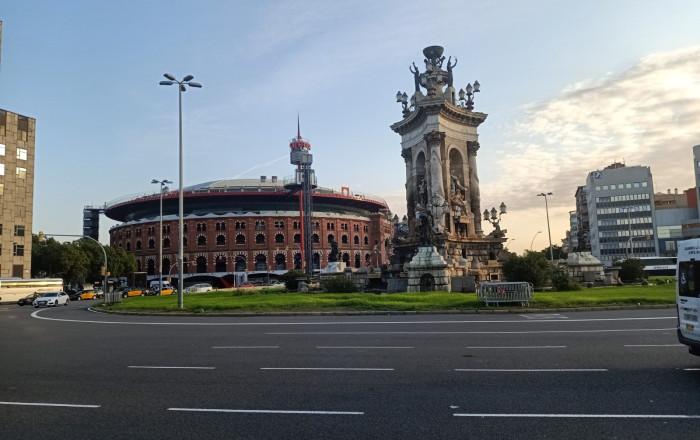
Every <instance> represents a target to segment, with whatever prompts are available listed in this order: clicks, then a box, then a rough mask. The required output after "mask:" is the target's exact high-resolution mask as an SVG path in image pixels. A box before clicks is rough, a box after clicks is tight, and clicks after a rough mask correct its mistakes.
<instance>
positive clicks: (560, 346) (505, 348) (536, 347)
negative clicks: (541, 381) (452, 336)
mask: <svg viewBox="0 0 700 440" xmlns="http://www.w3.org/2000/svg"><path fill="white" fill-rule="evenodd" d="M464 348H470V349H473V348H477V349H478V348H483V349H488V350H510V349H519V348H522V349H540V348H543V349H546V348H566V345H523V346H513V347H464Z"/></svg>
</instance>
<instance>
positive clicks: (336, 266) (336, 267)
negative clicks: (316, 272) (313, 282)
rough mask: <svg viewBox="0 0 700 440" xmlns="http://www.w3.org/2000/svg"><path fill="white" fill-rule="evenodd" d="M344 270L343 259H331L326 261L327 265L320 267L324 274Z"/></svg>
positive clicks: (332, 273)
mask: <svg viewBox="0 0 700 440" xmlns="http://www.w3.org/2000/svg"><path fill="white" fill-rule="evenodd" d="M344 271H345V262H343V261H332V262H330V263H328V266H326V267H324V268H323V269H321V273H322V274H324V275H334V274H338V273H343V272H344Z"/></svg>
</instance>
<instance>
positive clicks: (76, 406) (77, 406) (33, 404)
mask: <svg viewBox="0 0 700 440" xmlns="http://www.w3.org/2000/svg"><path fill="white" fill-rule="evenodd" d="M0 405H21V406H59V407H65V408H99V407H100V406H102V405H74V404H70V403H34V402H0Z"/></svg>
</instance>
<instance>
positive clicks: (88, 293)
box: [78, 290, 102, 301]
mask: <svg viewBox="0 0 700 440" xmlns="http://www.w3.org/2000/svg"><path fill="white" fill-rule="evenodd" d="M78 293H79V295H78V301H80V300H83V299H98V298H101V297H102V292H100V291H99V290H83V291H80V292H78Z"/></svg>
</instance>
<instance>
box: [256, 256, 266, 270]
mask: <svg viewBox="0 0 700 440" xmlns="http://www.w3.org/2000/svg"><path fill="white" fill-rule="evenodd" d="M255 270H257V271H259V272H263V271H266V270H267V256H265V255H256V257H255Z"/></svg>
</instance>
